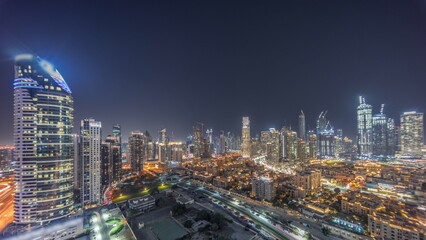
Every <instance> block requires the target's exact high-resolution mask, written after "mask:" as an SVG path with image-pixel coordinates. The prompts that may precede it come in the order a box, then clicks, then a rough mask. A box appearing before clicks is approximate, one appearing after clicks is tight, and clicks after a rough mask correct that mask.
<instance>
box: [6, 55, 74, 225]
mask: <svg viewBox="0 0 426 240" xmlns="http://www.w3.org/2000/svg"><path fill="white" fill-rule="evenodd" d="M13 87H14V144H15V151H14V161H15V216H14V221H15V223H17V224H34V225H35V224H37V225H40V224H45V223H48V222H50V221H52V220H56V219H60V218H64V217H66V216H68V215H70V213H71V211H72V209H73V163H74V160H73V140H72V128H73V112H74V108H73V99H72V96H71V90H70V89H69V87H68V85H67V83H66V82H65V80H64V78H63V77H62V76H61V74H60V73H59V71H58V70H57V69H56V68H55V67H54V66H53V65H52V64H50V63H49V62H47V61H45V60H43V59H41V58H39V57H36V56H33V55H30V54H23V55H18V56H17V57H16V58H15V80H14V83H13Z"/></svg>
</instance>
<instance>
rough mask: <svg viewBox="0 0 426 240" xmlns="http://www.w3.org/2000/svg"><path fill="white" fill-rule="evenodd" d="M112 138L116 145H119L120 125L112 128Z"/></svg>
mask: <svg viewBox="0 0 426 240" xmlns="http://www.w3.org/2000/svg"><path fill="white" fill-rule="evenodd" d="M112 136H114V137H115V138H116V139H117V140H118V143H120V144H121V125H120V124H114V125H113V126H112Z"/></svg>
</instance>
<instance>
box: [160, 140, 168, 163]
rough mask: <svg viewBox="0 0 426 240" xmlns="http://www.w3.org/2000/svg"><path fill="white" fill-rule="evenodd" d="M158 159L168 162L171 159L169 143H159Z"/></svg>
mask: <svg viewBox="0 0 426 240" xmlns="http://www.w3.org/2000/svg"><path fill="white" fill-rule="evenodd" d="M157 147H158V161H160V162H168V161H170V156H169V153H170V151H169V149H168V144H164V143H158V144H157Z"/></svg>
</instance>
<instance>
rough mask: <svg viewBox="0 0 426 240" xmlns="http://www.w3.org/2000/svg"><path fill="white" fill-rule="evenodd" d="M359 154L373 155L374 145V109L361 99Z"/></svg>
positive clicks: (358, 114)
mask: <svg viewBox="0 0 426 240" xmlns="http://www.w3.org/2000/svg"><path fill="white" fill-rule="evenodd" d="M357 128H358V154H360V155H371V154H372V144H373V107H372V106H371V105H369V104H366V103H365V99H364V98H363V97H359V106H358V108H357Z"/></svg>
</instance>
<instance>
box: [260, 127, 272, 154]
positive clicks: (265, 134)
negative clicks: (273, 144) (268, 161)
mask: <svg viewBox="0 0 426 240" xmlns="http://www.w3.org/2000/svg"><path fill="white" fill-rule="evenodd" d="M271 139H272V132H271V131H261V132H260V149H261V151H262V154H266V147H267V145H268V143H269V142H270V141H271Z"/></svg>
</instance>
